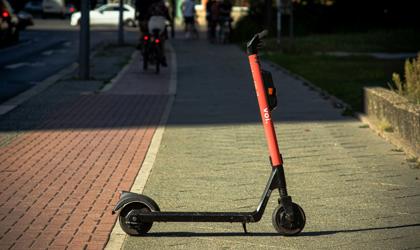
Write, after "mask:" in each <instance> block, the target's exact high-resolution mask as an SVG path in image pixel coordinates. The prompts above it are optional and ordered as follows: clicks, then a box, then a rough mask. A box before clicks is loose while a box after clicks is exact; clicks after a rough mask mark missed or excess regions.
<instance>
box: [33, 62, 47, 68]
mask: <svg viewBox="0 0 420 250" xmlns="http://www.w3.org/2000/svg"><path fill="white" fill-rule="evenodd" d="M30 66H31V67H35V68H37V67H44V66H45V63H44V62H33V63H31V64H30Z"/></svg>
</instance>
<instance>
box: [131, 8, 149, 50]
mask: <svg viewBox="0 0 420 250" xmlns="http://www.w3.org/2000/svg"><path fill="white" fill-rule="evenodd" d="M152 3H153V0H136V2H135V5H136V6H135V7H136V19H137V21H138V24H139V28H140V30H139V31H140V39H139V40H140V43H139V45H138V46H137V48H138V49H140V47H141V45H142V43H141V40H142V39H143V36H144V34H147V21H148V20H149V13H148V11H149V7H150V5H152Z"/></svg>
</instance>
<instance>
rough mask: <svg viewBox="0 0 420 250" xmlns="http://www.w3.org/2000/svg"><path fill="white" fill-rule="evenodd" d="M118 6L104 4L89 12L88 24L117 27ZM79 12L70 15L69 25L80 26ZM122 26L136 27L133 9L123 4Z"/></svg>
mask: <svg viewBox="0 0 420 250" xmlns="http://www.w3.org/2000/svg"><path fill="white" fill-rule="evenodd" d="M119 11H120V6H119V4H105V5H102V6H101V7H99V8H97V9H94V10H91V11H90V12H89V19H90V24H92V25H95V24H98V25H118V22H119ZM80 17H81V14H80V12H79V11H78V12H75V13H73V15H71V18H70V25H73V26H76V25H79V24H80ZM124 24H125V25H128V26H132V27H134V26H136V22H135V9H134V8H133V7H131V6H130V5H128V4H124Z"/></svg>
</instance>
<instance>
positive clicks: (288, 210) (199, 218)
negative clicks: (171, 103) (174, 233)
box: [112, 31, 306, 236]
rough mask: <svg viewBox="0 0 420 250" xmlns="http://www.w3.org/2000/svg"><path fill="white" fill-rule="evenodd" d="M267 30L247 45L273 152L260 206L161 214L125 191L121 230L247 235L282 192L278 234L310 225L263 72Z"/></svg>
mask: <svg viewBox="0 0 420 250" xmlns="http://www.w3.org/2000/svg"><path fill="white" fill-rule="evenodd" d="M266 35H267V31H263V32H261V33H258V34H256V35H255V36H254V37H253V38H252V39H251V40H250V41H249V42H248V43H247V53H248V59H249V63H250V66H251V71H252V77H253V79H254V86H255V90H256V93H257V98H258V104H259V109H260V113H261V118H262V123H263V126H264V132H265V136H266V139H267V143H268V149H269V152H270V163H271V168H272V171H271V175H270V177H269V179H268V183H267V185H266V188H265V190H264V193H263V195H262V198H261V200H260V202H259V204H258V207H257V209H256V210H255V211H253V212H161V211H160V208H159V206H158V205H157V204H156V202H155V201H153V200H152V199H151V198H149V197H147V196H145V195H141V194H136V193H131V192H125V191H123V192H122V193H121V196H120V200H119V201H118V203H117V204H116V206H115V208H114V209H113V211H112V213H113V214H115V213H116V212H117V211H120V212H119V223H120V226H121V228H122V229H123V230H124V232H126V233H127V234H129V235H133V236H138V235H144V234H146V233H147V232H148V231H149V230H150V228H151V227H152V224H153V222H230V223H232V222H238V223H242V226H243V229H244V232H245V233H247V228H246V224H247V223H251V222H258V221H260V220H261V218H262V216H263V214H264V211H265V208H266V206H267V203H268V200H269V198H270V195H271V193H272V192H273V191H274V190H276V189H277V190H278V191H279V194H280V198H279V199H278V202H279V205H278V206H277V208H276V209H275V210H274V212H273V215H272V223H273V226H274V228H275V229H276V230H277V232H278V233H280V234H282V235H285V236H290V235H296V234H299V233H300V232H301V231H302V230H303V228H304V226H305V223H306V217H305V213H304V211H303V209H302V208H301V207H300V206H299V205H298V204H296V203H294V202H292V198H291V197H290V196H289V195H288V193H287V189H286V179H285V175H284V169H283V160H282V156H281V154H280V151H279V148H278V144H277V138H276V133H275V130H274V125H273V120H272V119H271V111H272V110H273V109H274V108H275V107H276V106H277V97H276V89H275V88H274V84H273V80H272V77H271V73H270V72H268V71H265V70H262V69H261V66H260V61H259V57H258V49H259V48H260V47H261V45H262V38H263V37H264V36H266Z"/></svg>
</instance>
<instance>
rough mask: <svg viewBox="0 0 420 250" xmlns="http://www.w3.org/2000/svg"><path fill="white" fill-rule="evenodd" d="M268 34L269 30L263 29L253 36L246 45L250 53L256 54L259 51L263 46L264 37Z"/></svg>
mask: <svg viewBox="0 0 420 250" xmlns="http://www.w3.org/2000/svg"><path fill="white" fill-rule="evenodd" d="M267 35H268V30H263V31H261V32H260V33H257V34H255V35H254V37H252V39H251V40H250V41H249V42H248V43H247V45H246V47H247V52H248V55H254V54H257V53H258V49H259V48H261V46H262V39H263V38H264V37H266V36H267Z"/></svg>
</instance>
